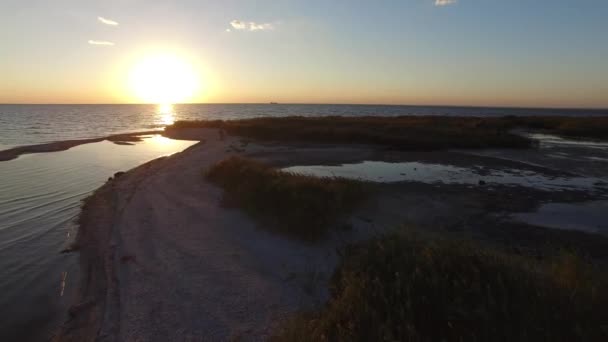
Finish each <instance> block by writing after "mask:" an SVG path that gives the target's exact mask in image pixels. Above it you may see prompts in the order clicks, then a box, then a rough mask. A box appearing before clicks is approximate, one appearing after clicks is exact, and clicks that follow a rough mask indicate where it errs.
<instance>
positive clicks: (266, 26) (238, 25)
mask: <svg viewBox="0 0 608 342" xmlns="http://www.w3.org/2000/svg"><path fill="white" fill-rule="evenodd" d="M230 26H231V27H232V28H233V29H235V30H238V31H250V32H254V31H270V30H274V24H272V23H256V22H255V21H250V22H245V21H241V20H233V21H231V22H230ZM230 31H231V29H226V32H230Z"/></svg>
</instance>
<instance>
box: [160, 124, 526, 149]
mask: <svg viewBox="0 0 608 342" xmlns="http://www.w3.org/2000/svg"><path fill="white" fill-rule="evenodd" d="M483 121H484V119H478V118H457V117H435V116H433V117H431V116H406V117H282V118H254V119H241V120H229V121H222V120H211V121H178V122H176V123H175V124H174V125H173V126H171V127H169V128H168V129H169V130H171V129H180V128H193V127H208V128H220V129H224V130H226V131H227V132H228V133H230V134H234V135H239V136H244V137H247V138H252V139H258V140H273V141H288V142H321V143H358V144H379V145H385V146H389V147H392V148H398V149H404V150H434V149H445V148H484V147H497V148H500V147H502V148H527V147H530V146H531V145H532V143H533V141H532V140H530V139H527V138H525V137H522V136H519V135H515V134H511V133H509V132H508V129H507V128H505V127H498V126H496V127H489V126H484V125H482V124H480V123H482V122H483Z"/></svg>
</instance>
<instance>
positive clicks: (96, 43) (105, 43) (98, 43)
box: [89, 40, 114, 46]
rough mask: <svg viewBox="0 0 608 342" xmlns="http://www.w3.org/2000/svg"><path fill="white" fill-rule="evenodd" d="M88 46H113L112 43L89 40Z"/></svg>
mask: <svg viewBox="0 0 608 342" xmlns="http://www.w3.org/2000/svg"><path fill="white" fill-rule="evenodd" d="M89 44H91V45H105V46H114V43H113V42H109V41H107V40H89Z"/></svg>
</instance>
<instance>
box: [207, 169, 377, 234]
mask: <svg viewBox="0 0 608 342" xmlns="http://www.w3.org/2000/svg"><path fill="white" fill-rule="evenodd" d="M204 174H205V177H206V178H207V179H208V180H209V181H211V182H213V183H215V184H217V185H219V186H220V187H221V188H223V189H224V191H225V198H224V201H225V202H226V203H228V204H229V205H234V206H237V207H239V208H241V209H243V210H244V211H245V212H246V213H248V214H249V215H251V216H253V217H254V218H256V219H258V220H259V221H260V223H261V226H262V227H266V228H268V229H271V230H273V231H276V232H279V233H282V234H285V235H287V236H291V237H295V238H299V239H303V240H308V241H313V240H318V239H320V238H322V237H323V236H325V234H327V232H328V231H329V230H330V229H331V228H332V227H337V226H339V224H340V219H341V218H343V217H344V216H347V215H348V214H349V213H350V212H351V211H352V210H353V209H355V208H356V207H357V206H358V205H359V204H361V203H362V202H363V201H364V200H365V198H366V197H367V193H368V190H367V187H366V186H365V184H364V183H362V182H358V181H353V180H347V179H343V178H318V177H312V176H303V175H296V174H291V173H287V172H282V171H280V170H277V169H274V168H272V167H270V166H268V165H265V164H262V163H260V162H257V161H254V160H252V159H247V158H241V157H231V158H228V159H225V160H223V161H221V162H219V163H217V164H216V165H214V166H212V167H211V168H210V169H209V170H206V171H205V172H204Z"/></svg>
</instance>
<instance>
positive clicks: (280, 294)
mask: <svg viewBox="0 0 608 342" xmlns="http://www.w3.org/2000/svg"><path fill="white" fill-rule="evenodd" d="M172 134H174V135H173V136H171V138H183V139H190V140H192V139H196V140H201V142H200V143H198V144H196V145H194V146H192V147H190V148H188V149H187V150H185V151H183V152H181V153H177V154H174V155H172V156H169V157H166V158H161V159H157V160H154V161H152V162H149V163H146V164H144V165H142V166H139V167H137V168H135V169H133V170H131V171H128V172H126V173H125V174H122V175H120V176H118V177H116V178H115V179H113V180H112V181H109V182H108V183H107V184H105V185H104V186H103V187H101V188H100V189H99V190H97V192H96V193H95V194H94V195H93V196H92V197H90V198H89V199H88V200H87V201H86V204H85V206H84V209H83V213H82V216H81V221H80V230H79V233H78V237H77V244H78V248H79V249H80V263H81V270H82V272H81V273H82V279H81V283H80V293H79V294H78V299H77V300H76V302H75V305H74V306H73V307H72V308H71V309H70V315H71V318H70V320H69V321H68V322H67V323H66V324H65V325H64V327H63V328H62V329H61V331H60V332H59V333H58V335H57V337H56V340H59V341H93V340H107V341H114V340H145V341H170V340H230V339H244V340H264V339H266V338H268V337H269V336H270V334H271V332H272V329H273V327H274V326H275V325H276V324H277V323H278V322H279V321H281V320H282V319H284V318H286V317H288V316H289V315H290V314H291V313H293V312H295V311H297V310H300V309H306V308H310V307H314V306H318V305H321V304H322V303H323V301H324V300H325V299H326V298H327V295H328V293H327V288H326V282H327V279H328V278H329V277H330V276H331V273H332V271H333V269H334V267H335V266H336V263H337V261H338V256H337V254H336V249H337V248H341V247H343V246H344V245H346V244H348V243H349V242H352V241H355V240H358V239H363V238H367V237H369V236H371V235H375V234H382V233H384V232H385V231H386V230H387V229H393V228H395V227H399V226H401V225H403V224H406V225H416V226H418V227H421V228H429V229H436V230H443V231H448V232H451V233H455V234H458V235H462V236H469V237H474V238H479V239H482V240H486V241H488V242H489V243H492V244H497V245H500V246H502V247H505V248H509V249H515V250H519V251H522V253H528V254H534V253H536V251H537V249H540V248H543V246H545V245H546V244H547V241H549V242H555V243H557V244H560V243H571V244H575V245H577V244H578V246H583V247H584V248H586V249H587V250H588V251H589V253H591V254H593V257H597V258H598V259H605V258H606V257H607V255H606V254H607V252H606V251H608V239H606V238H604V237H601V236H595V235H591V234H587V233H583V232H570V231H557V230H550V229H545V228H540V227H534V226H530V225H526V224H523V223H513V222H511V221H509V220H506V219H505V217H506V216H505V215H506V214H508V213H513V212H519V211H522V210H528V211H529V210H533V209H534V208H537V207H539V206H540V205H541V203H543V202H544V201H549V200H559V201H564V202H581V201H586V200H592V199H596V198H595V196H596V195H591V194H588V193H586V192H583V191H559V192H550V191H543V190H538V189H534V188H524V187H505V186H502V187H501V186H493V187H486V186H471V185H459V184H424V183H420V182H400V183H395V184H381V183H379V184H377V185H376V186H377V192H376V195H375V196H374V198H373V200H372V201H370V203H369V204H368V205H366V206H365V207H364V208H361V209H360V210H359V211H358V212H356V213H355V214H354V215H352V217H351V218H350V219H349V220H350V222H349V223H350V226H352V228H353V229H352V230H351V231H348V232H341V233H336V234H335V235H334V236H331V237H330V238H328V239H327V240H326V241H324V242H322V243H319V244H315V245H308V244H304V243H302V242H299V241H294V240H290V239H288V238H284V237H282V236H278V235H274V234H271V233H268V232H266V231H265V230H262V229H259V227H257V226H256V223H254V222H253V221H252V220H251V219H250V218H249V217H247V216H246V215H244V214H243V213H241V212H240V211H239V210H237V209H231V208H226V207H225V206H223V205H222V204H221V197H222V192H221V190H220V189H218V188H217V187H215V186H213V185H211V184H209V183H207V182H206V181H205V180H204V178H203V176H202V172H203V170H204V169H205V168H207V167H209V166H211V165H213V164H214V163H215V162H217V161H219V160H222V159H224V158H226V157H227V156H229V155H234V154H241V155H245V156H250V157H255V158H257V159H260V160H263V161H266V162H269V163H271V164H273V165H276V166H281V167H287V166H293V165H298V164H304V165H314V164H317V163H338V164H340V163H347V162H351V163H356V162H359V161H364V160H373V159H375V160H378V159H385V160H386V159H391V160H395V159H400V158H413V157H415V156H416V155H417V152H414V153H409V154H407V155H402V156H399V155H395V154H396V152H391V151H379V150H378V149H377V148H373V147H370V146H365V145H360V146H353V145H349V146H340V145H315V144H295V145H294V144H291V145H281V144H254V143H251V142H247V141H244V140H243V139H239V138H237V137H226V138H225V139H220V135H219V132H218V131H216V130H211V129H189V130H183V131H179V132H173V133H172ZM426 156H427V158H439V159H442V160H454V161H460V163H464V161H466V160H470V159H471V158H473V159H474V160H475V162H476V163H478V162H482V163H483V164H484V165H490V166H492V165H493V166H494V167H495V168H499V167H505V166H506V165H509V166H510V167H514V166H517V168H519V169H522V170H525V169H528V170H530V169H533V170H534V171H536V172H544V173H546V174H547V175H557V174H563V173H562V172H559V171H555V170H550V169H545V170H543V168H542V167H540V166H534V165H527V164H522V163H519V162H516V161H509V160H503V159H497V158H494V157H486V156H466V155H463V154H462V153H458V152H450V151H446V152H434V154H432V155H431V154H426Z"/></svg>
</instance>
